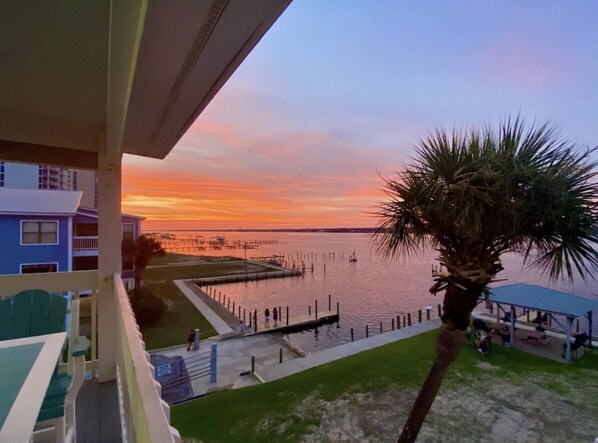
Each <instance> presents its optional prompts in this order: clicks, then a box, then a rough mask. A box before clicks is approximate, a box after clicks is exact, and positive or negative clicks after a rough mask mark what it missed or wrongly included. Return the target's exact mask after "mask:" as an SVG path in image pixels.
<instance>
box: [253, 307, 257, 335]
mask: <svg viewBox="0 0 598 443" xmlns="http://www.w3.org/2000/svg"><path fill="white" fill-rule="evenodd" d="M253 326H254V329H253V330H254V331H255V332H257V309H256V310H255V311H253Z"/></svg>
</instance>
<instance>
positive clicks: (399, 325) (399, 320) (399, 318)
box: [397, 315, 401, 329]
mask: <svg viewBox="0 0 598 443" xmlns="http://www.w3.org/2000/svg"><path fill="white" fill-rule="evenodd" d="M397 329H401V317H400V316H398V315H397Z"/></svg>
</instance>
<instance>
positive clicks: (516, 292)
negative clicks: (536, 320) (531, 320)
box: [490, 283, 598, 317]
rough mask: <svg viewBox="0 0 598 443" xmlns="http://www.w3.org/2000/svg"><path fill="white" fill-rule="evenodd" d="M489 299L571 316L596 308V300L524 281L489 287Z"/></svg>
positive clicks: (597, 302) (577, 315) (580, 314)
mask: <svg viewBox="0 0 598 443" xmlns="http://www.w3.org/2000/svg"><path fill="white" fill-rule="evenodd" d="M490 301H491V302H494V303H501V304H506V305H513V306H519V307H523V308H532V309H534V310H538V311H543V312H551V313H553V314H562V315H565V316H572V317H582V316H584V315H586V314H587V313H588V312H591V311H593V310H598V300H592V299H589V298H585V297H580V296H578V295H573V294H569V293H567V292H561V291H556V290H554V289H548V288H543V287H541V286H535V285H529V284H525V283H518V284H513V285H505V286H499V287H497V288H492V289H490Z"/></svg>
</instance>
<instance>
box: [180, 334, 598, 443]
mask: <svg viewBox="0 0 598 443" xmlns="http://www.w3.org/2000/svg"><path fill="white" fill-rule="evenodd" d="M435 336H436V331H433V332H430V333H426V334H422V335H420V336H417V337H413V338H410V339H407V340H402V341H399V342H395V343H392V344H390V345H387V346H384V347H381V348H377V349H373V350H371V351H367V352H363V353H361V354H358V355H355V356H352V357H348V358H345V359H343V360H339V361H336V362H333V363H330V364H327V365H324V366H320V367H318V368H314V369H311V370H308V371H305V372H302V373H299V374H296V375H294V376H291V377H287V378H285V379H282V380H278V381H275V382H272V383H268V384H264V385H259V386H252V387H248V388H244V389H238V390H234V391H224V392H217V393H214V394H212V395H210V396H207V397H204V398H201V399H197V400H193V401H191V402H188V403H185V404H182V405H178V406H174V407H173V408H172V409H171V414H172V415H171V416H172V424H173V426H175V427H176V428H177V429H178V430H179V431H180V433H181V435H182V436H183V437H185V438H186V439H191V440H192V439H197V440H201V441H205V442H210V441H217V442H225V441H241V440H242V441H251V442H254V441H255V442H258V441H264V442H266V441H305V440H308V441H335V440H340V439H342V436H343V435H344V436H345V437H346V438H345V439H347V438H348V440H349V441H360V440H364V439H371V440H370V441H396V438H397V437H398V432H399V431H400V428H401V426H402V423H403V421H404V420H405V418H406V415H407V413H408V409H409V407H410V405H411V403H412V401H413V399H414V397H415V395H416V393H417V389H418V388H419V386H420V384H421V383H422V381H423V379H424V377H425V375H426V374H427V371H428V369H429V367H430V364H431V360H432V357H433V350H434V340H435ZM597 377H598V353H597V352H596V351H593V352H591V353H588V355H586V356H584V358H582V359H580V360H578V361H576V362H574V363H573V364H571V365H565V364H561V363H557V362H553V361H550V360H547V359H543V358H539V357H536V356H533V355H530V354H526V353H524V352H520V351H517V350H511V349H506V348H503V347H502V346H499V345H493V346H492V348H491V352H490V356H489V357H482V356H481V355H480V354H479V353H478V352H477V351H475V350H474V349H473V347H471V346H464V348H463V350H462V352H461V355H460V357H459V359H458V360H457V361H456V362H455V363H454V364H453V365H452V367H451V369H450V371H449V374H448V375H447V377H446V379H445V382H444V384H443V386H442V388H441V391H440V394H439V397H438V398H437V400H436V403H435V407H436V406H437V405H438V406H439V408H440V409H441V408H442V406H443V404H444V405H445V406H446V408H445V409H446V410H447V412H446V413H445V412H444V411H443V410H441V411H440V412H438V411H436V410H435V407H433V409H432V413H431V414H430V416H429V417H428V419H427V421H426V424H425V425H424V428H423V429H422V434H420V437H422V439H419V440H418V441H465V440H469V441H482V440H486V438H485V437H483V436H484V435H485V434H482V436H478V437H476V436H475V435H476V432H481V431H484V432H485V430H484V429H482V430H480V429H479V428H480V423H481V422H478V420H483V419H487V420H492V419H493V417H494V416H495V415H496V414H498V413H499V412H497V411H502V409H501V408H506V410H507V411H510V409H509V408H508V407H506V406H504V405H501V403H500V402H498V401H496V402H495V401H494V400H493V398H494V397H493V396H496V397H501V395H502V393H503V392H505V393H506V391H507V388H508V389H512V390H513V389H516V390H517V391H516V392H518V393H519V394H521V392H523V391H525V389H527V386H528V385H529V384H530V380H531V385H532V388H533V389H530V392H529V393H526V394H525V396H526V397H529V398H530V402H531V398H532V396H533V393H536V392H539V391H541V392H543V393H545V394H546V396H548V397H547V398H552V397H554V398H556V399H557V400H554V399H553V400H552V403H555V402H556V403H559V401H560V400H559V399H560V397H561V396H563V395H565V396H571V397H572V400H571V402H569V403H570V404H569V403H565V405H566V406H567V407H572V408H578V409H579V414H580V416H581V417H582V418H583V419H585V420H588V419H589V420H590V422H591V419H592V417H593V418H595V419H596V420H594V423H596V422H598V402H596V401H595V398H596V397H595V396H596V395H597V394H598V382H596V380H597ZM522 389H523V391H521V390H522ZM490 391H491V392H492V395H490V394H489V392H490ZM494 391H496V392H494ZM525 392H527V391H525ZM488 395H490V397H489V400H488V404H490V405H492V407H491V408H489V411H488V413H487V414H486V416H483V417H482V416H476V414H481V413H482V411H484V410H485V409H484V408H485V407H486V403H485V401H486V400H485V398H486V397H488ZM505 395H507V398H506V400H505V399H503V398H502V397H501V402H502V403H507V404H508V402H509V401H510V399H511V398H514V399H515V398H519V396H518V395H517V394H511V396H509V394H508V393H507V394H505ZM551 396H552V397H551ZM447 399H448V400H447ZM480 399H482V401H481V402H480ZM565 400H566V399H565ZM543 401H544V400H542V399H541V400H539V403H540V404H539V405H538V408H540V409H542V408H545V409H547V408H546V407H545V406H543V404H542V402H543ZM455 402H457V403H458V402H460V406H459V407H454V408H453V407H452V403H455ZM476 402H478V403H480V404H476ZM463 403H464V404H463ZM495 403H496V404H497V405H498V406H496V405H495ZM559 407H561V408H563V406H562V405H560V404H559ZM459 408H462V409H459ZM468 408H470V409H472V408H473V410H470V409H468ZM513 408H514V409H515V411H516V412H517V408H519V409H522V408H523V409H524V407H522V406H517V405H515V406H513ZM393 410H394V411H398V412H396V413H394V412H393ZM563 411H564V409H563ZM575 411H577V409H575ZM562 413H566V412H562ZM576 413H577V412H576ZM393 414H394V415H393ZM451 414H457V415H456V416H453V417H450V415H451ZM584 414H585V415H587V414H589V417H586V416H585V415H584ZM511 415H512V414H511ZM531 415H532V416H534V415H538V412H537V411H536V410H535V409H534V410H533V411H532V412H531ZM339 417H340V418H339ZM447 417H448V418H447ZM480 417H481V418H480ZM484 417H485V418H484ZM377 420H378V421H377ZM547 421H550V420H547ZM552 421H553V422H558V420H556V419H553V420H552ZM455 422H456V424H455ZM561 425H562V424H561ZM426 426H428V427H430V429H433V432H432V433H431V435H432V436H431V437H430V439H427V438H426V434H425V432H424V430H425V428H426ZM493 426H494V425H493ZM508 426H510V425H507V429H506V430H501V428H497V427H496V426H494V427H493V428H492V432H498V433H499V437H500V433H501V432H505V433H508V432H512V429H510V428H509V427H508ZM514 426H515V428H514V429H516V426H522V424H519V425H517V423H515V425H514ZM525 426H528V427H529V426H531V424H530V423H527V424H525ZM546 426H552V424H551V423H547V424H546ZM562 426H564V425H562ZM593 426H598V424H595V425H593ZM586 427H587V426H586ZM495 428H496V429H495ZM331 429H332V431H331ZM565 431H566V432H573V431H570V430H569V429H568V428H567V429H566V430H565ZM586 431H587V432H590V433H591V432H593V430H591V429H590V430H587V429H586ZM335 432H336V434H335ZM343 432H345V434H343ZM443 432H444V433H445V435H444V436H441V434H442V433H443ZM518 432H521V431H520V430H518ZM472 435H473V436H472ZM553 435H555V436H557V435H558V430H555V431H553ZM597 435H598V434H597ZM307 437H309V438H307ZM478 438H481V439H482V440H478ZM574 440H575V439H573V440H570V441H574ZM487 441H494V440H493V439H492V438H488V439H487ZM505 441H511V440H509V439H508V438H507V439H506V440H505ZM513 441H515V440H513ZM522 441H523V440H522ZM526 441H536V440H534V439H533V438H530V439H526ZM538 441H543V440H538ZM555 441H559V440H558V437H557V439H556V440H555ZM590 441H591V440H590Z"/></svg>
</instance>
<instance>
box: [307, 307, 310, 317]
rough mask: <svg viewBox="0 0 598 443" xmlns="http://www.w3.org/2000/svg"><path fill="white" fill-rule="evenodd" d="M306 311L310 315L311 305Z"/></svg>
mask: <svg viewBox="0 0 598 443" xmlns="http://www.w3.org/2000/svg"><path fill="white" fill-rule="evenodd" d="M307 313H308V314H309V315H310V316H311V305H309V306H308V307H307Z"/></svg>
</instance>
